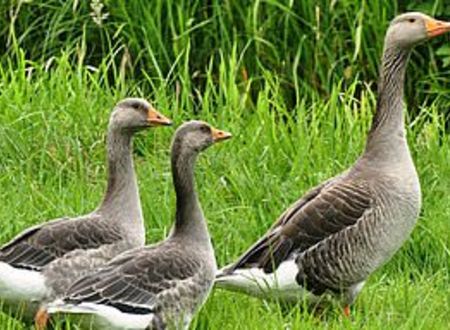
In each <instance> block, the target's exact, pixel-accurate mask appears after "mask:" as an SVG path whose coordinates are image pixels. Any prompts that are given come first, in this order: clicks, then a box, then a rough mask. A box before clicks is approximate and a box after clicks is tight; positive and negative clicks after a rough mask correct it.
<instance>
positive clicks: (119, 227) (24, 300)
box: [0, 98, 171, 322]
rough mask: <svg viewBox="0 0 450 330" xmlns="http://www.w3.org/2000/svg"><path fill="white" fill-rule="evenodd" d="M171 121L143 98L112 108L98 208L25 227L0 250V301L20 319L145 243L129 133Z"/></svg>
mask: <svg viewBox="0 0 450 330" xmlns="http://www.w3.org/2000/svg"><path fill="white" fill-rule="evenodd" d="M170 124H171V121H170V120H169V119H168V118H166V117H164V116H163V115H161V114H160V113H159V112H157V111H156V110H155V109H154V108H153V107H152V105H150V103H148V102H147V101H145V100H143V99H138V98H127V99H124V100H122V101H120V102H119V103H118V104H117V105H116V106H115V108H114V110H113V112H112V114H111V117H110V122H109V126H108V137H107V149H108V151H107V154H108V183H107V188H106V193H105V196H104V198H103V201H102V202H101V204H100V206H99V207H98V208H97V209H95V210H94V211H93V212H91V213H89V214H87V215H83V216H79V217H76V218H69V217H63V218H60V219H56V220H52V221H48V222H46V223H43V224H40V225H37V226H34V227H31V228H29V229H27V230H25V231H23V232H22V233H20V234H19V235H17V236H16V237H15V238H14V239H12V240H11V241H10V242H8V243H6V244H5V245H3V246H2V247H1V248H0V300H1V301H3V309H4V310H5V311H8V310H9V312H10V313H11V314H12V315H15V316H17V317H22V319H23V321H24V322H27V319H28V320H31V321H32V320H33V316H34V314H35V313H36V310H37V308H38V307H39V304H40V302H41V301H44V300H46V299H53V298H54V297H57V296H59V295H61V294H62V293H63V292H64V291H65V290H66V289H67V287H68V286H69V284H70V283H72V282H73V281H75V280H76V279H77V278H79V277H81V276H82V275H84V274H86V273H87V272H89V271H90V270H91V269H93V268H94V267H96V266H99V265H102V264H104V263H106V262H107V261H109V260H110V259H112V257H114V256H116V255H118V254H119V253H121V252H123V251H125V250H128V249H130V248H134V247H137V246H143V245H144V244H145V231H144V222H143V217H142V211H141V204H140V198H139V191H138V186H137V182H136V175H135V172H134V166H133V159H132V145H131V144H132V137H133V135H134V134H135V133H136V132H138V131H141V130H143V129H147V128H149V127H156V126H161V125H170Z"/></svg>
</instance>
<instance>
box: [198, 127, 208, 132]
mask: <svg viewBox="0 0 450 330" xmlns="http://www.w3.org/2000/svg"><path fill="white" fill-rule="evenodd" d="M200 130H201V131H202V132H203V133H209V127H208V126H202V127H200Z"/></svg>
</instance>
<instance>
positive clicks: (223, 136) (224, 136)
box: [211, 127, 233, 142]
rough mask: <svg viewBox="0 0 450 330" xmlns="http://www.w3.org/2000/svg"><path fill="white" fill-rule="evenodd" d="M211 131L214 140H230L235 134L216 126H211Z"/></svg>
mask: <svg viewBox="0 0 450 330" xmlns="http://www.w3.org/2000/svg"><path fill="white" fill-rule="evenodd" d="M211 132H212V137H213V141H214V142H220V141H223V140H228V139H230V138H231V137H232V136H233V135H231V133H228V132H225V131H221V130H218V129H216V128H214V127H213V128H211Z"/></svg>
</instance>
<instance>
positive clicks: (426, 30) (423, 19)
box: [386, 12, 450, 49]
mask: <svg viewBox="0 0 450 330" xmlns="http://www.w3.org/2000/svg"><path fill="white" fill-rule="evenodd" d="M448 31H450V22H444V21H439V20H437V19H434V18H433V17H430V16H428V15H425V14H422V13H418V12H411V13H405V14H401V15H398V16H397V17H395V18H394V19H393V20H392V22H391V24H390V25H389V28H388V30H387V33H386V41H387V42H388V43H389V44H391V45H396V46H399V47H401V48H405V49H410V48H412V47H413V46H415V45H416V44H418V43H420V42H423V41H426V40H428V39H431V38H434V37H437V36H439V35H441V34H444V33H446V32H448Z"/></svg>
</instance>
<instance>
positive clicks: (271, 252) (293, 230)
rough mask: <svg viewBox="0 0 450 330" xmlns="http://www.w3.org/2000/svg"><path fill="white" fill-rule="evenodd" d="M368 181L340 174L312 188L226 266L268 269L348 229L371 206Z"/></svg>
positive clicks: (226, 271) (227, 271) (268, 270)
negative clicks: (293, 254)
mask: <svg viewBox="0 0 450 330" xmlns="http://www.w3.org/2000/svg"><path fill="white" fill-rule="evenodd" d="M371 205H372V199H371V193H370V188H369V186H368V184H367V182H364V181H355V180H349V179H345V178H344V179H340V178H336V179H333V180H330V181H329V182H327V183H325V184H323V185H321V186H318V187H316V188H315V189H313V190H311V191H310V192H308V193H307V194H306V195H305V196H304V197H303V198H301V199H300V200H298V201H297V202H296V203H295V204H293V205H292V206H291V207H290V208H289V209H287V210H286V211H285V212H284V213H283V214H282V215H281V217H280V218H279V219H278V221H277V222H276V223H275V225H274V226H272V228H271V229H270V230H269V231H268V232H267V233H266V234H265V235H264V236H263V237H262V238H261V239H260V240H259V241H258V242H256V244H254V245H253V246H252V247H251V248H250V249H249V250H248V251H247V252H245V253H244V254H243V255H242V256H241V257H240V258H239V260H238V261H237V262H236V263H235V264H233V265H231V266H230V267H229V268H227V269H226V270H225V274H229V273H232V272H233V271H234V270H235V269H238V268H252V267H257V268H260V269H263V270H264V271H265V272H266V273H271V272H273V271H274V270H276V269H277V267H278V266H279V264H280V263H281V262H282V261H284V260H286V258H288V256H289V255H290V254H291V253H292V252H294V251H298V252H302V251H305V250H306V249H308V248H310V247H311V246H313V245H315V244H317V243H319V242H320V241H322V240H324V239H326V238H327V237H329V236H331V235H333V234H335V233H337V232H340V231H342V230H345V229H346V228H348V227H349V226H352V225H354V224H355V223H356V222H357V221H358V220H359V219H361V218H362V216H363V214H364V213H365V212H368V211H369V210H370V209H371Z"/></svg>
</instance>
